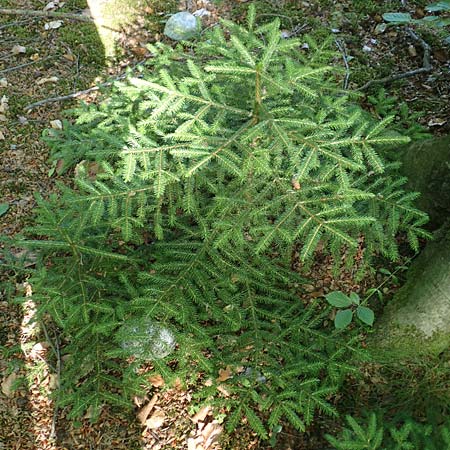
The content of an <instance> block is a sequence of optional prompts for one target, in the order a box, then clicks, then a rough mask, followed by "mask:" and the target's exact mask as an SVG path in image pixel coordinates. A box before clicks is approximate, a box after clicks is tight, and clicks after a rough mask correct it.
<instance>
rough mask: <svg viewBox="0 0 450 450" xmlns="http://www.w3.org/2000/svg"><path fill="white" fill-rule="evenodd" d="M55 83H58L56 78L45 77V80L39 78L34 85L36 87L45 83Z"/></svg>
mask: <svg viewBox="0 0 450 450" xmlns="http://www.w3.org/2000/svg"><path fill="white" fill-rule="evenodd" d="M57 81H59V78H58V77H45V78H41V79H40V80H37V81H36V84H37V85H38V86H40V85H41V84H45V83H56V82H57Z"/></svg>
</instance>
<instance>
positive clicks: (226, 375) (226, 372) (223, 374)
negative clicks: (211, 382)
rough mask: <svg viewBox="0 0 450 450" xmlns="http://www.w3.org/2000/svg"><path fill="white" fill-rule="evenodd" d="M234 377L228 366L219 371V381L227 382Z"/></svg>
mask: <svg viewBox="0 0 450 450" xmlns="http://www.w3.org/2000/svg"><path fill="white" fill-rule="evenodd" d="M232 376H233V374H232V372H231V367H230V366H227V367H226V368H225V369H219V376H218V377H217V381H219V382H221V381H227V380H229V379H230V378H231V377H232Z"/></svg>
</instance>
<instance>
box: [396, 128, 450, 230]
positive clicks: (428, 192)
mask: <svg viewBox="0 0 450 450" xmlns="http://www.w3.org/2000/svg"><path fill="white" fill-rule="evenodd" d="M402 172H403V173H404V175H405V176H407V177H408V178H409V186H408V187H409V188H410V189H411V190H413V191H418V192H421V194H422V195H421V197H420V198H419V199H418V201H417V206H418V207H419V208H420V209H421V210H422V211H425V212H427V213H428V214H429V215H430V226H431V227H432V228H433V229H435V230H436V229H438V228H439V227H440V226H441V225H442V224H443V223H444V222H445V221H446V220H447V219H448V218H449V217H450V135H449V136H444V137H439V138H434V139H429V140H426V141H418V142H414V143H413V144H411V145H409V146H408V147H407V148H406V149H405V151H404V153H403V154H402Z"/></svg>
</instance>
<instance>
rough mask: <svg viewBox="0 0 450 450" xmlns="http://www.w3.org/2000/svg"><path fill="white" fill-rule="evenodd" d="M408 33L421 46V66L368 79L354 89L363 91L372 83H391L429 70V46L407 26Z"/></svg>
mask: <svg viewBox="0 0 450 450" xmlns="http://www.w3.org/2000/svg"><path fill="white" fill-rule="evenodd" d="M407 31H408V34H409V35H410V36H411V37H412V38H413V39H414V40H416V41H418V42H419V44H420V45H421V46H422V48H423V63H422V67H420V68H418V69H414V70H409V71H408V72H403V73H398V74H396V75H391V76H389V77H384V78H380V79H378V80H370V81H368V82H367V83H366V84H365V85H363V86H361V87H359V88H358V89H356V90H357V91H365V90H366V89H367V88H369V87H370V86H372V85H373V84H387V83H392V82H393V81H397V80H402V79H403V78H409V77H413V76H415V75H419V74H421V73H428V72H430V71H431V69H432V67H431V62H430V53H431V47H430V46H429V45H428V44H427V43H426V42H425V41H424V40H423V39H422V38H421V37H420V36H418V35H417V34H416V33H414V31H412V30H411V29H409V28H408V30H407Z"/></svg>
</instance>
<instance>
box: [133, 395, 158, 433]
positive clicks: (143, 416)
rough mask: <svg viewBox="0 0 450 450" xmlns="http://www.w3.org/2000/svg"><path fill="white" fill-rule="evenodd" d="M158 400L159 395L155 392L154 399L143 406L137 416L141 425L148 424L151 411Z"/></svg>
mask: <svg viewBox="0 0 450 450" xmlns="http://www.w3.org/2000/svg"><path fill="white" fill-rule="evenodd" d="M157 401H158V395H157V394H155V395H154V396H153V397H152V399H151V400H150V401H149V402H148V403H147V404H146V405H145V406H144V407H142V408H141V410H140V411H139V412H138V415H137V418H138V420H139V422H140V423H141V425H146V421H147V418H148V416H149V414H150V413H151V411H152V409H153V408H154V406H155V404H156V402H157Z"/></svg>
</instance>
